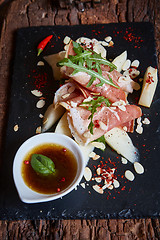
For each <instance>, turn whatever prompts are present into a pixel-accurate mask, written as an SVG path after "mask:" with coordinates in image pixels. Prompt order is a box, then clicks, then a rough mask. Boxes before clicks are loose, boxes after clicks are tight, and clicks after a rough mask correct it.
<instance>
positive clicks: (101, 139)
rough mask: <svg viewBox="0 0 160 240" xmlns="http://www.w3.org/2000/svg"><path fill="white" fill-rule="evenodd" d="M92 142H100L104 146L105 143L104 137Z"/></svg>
mask: <svg viewBox="0 0 160 240" xmlns="http://www.w3.org/2000/svg"><path fill="white" fill-rule="evenodd" d="M94 142H102V143H103V144H104V145H105V146H106V141H105V137H104V135H103V136H101V137H99V138H97V139H96V140H94Z"/></svg>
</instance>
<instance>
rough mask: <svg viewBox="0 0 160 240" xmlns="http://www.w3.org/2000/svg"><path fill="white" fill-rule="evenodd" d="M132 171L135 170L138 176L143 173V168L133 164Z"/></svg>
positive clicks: (136, 163)
mask: <svg viewBox="0 0 160 240" xmlns="http://www.w3.org/2000/svg"><path fill="white" fill-rule="evenodd" d="M134 169H135V171H136V173H138V174H143V173H144V167H143V166H142V164H140V163H139V162H134Z"/></svg>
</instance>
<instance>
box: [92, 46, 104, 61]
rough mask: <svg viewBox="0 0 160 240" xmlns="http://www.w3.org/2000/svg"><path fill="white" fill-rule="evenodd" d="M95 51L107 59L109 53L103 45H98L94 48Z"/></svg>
mask: <svg viewBox="0 0 160 240" xmlns="http://www.w3.org/2000/svg"><path fill="white" fill-rule="evenodd" d="M93 51H95V52H96V53H98V54H101V56H102V57H103V58H106V55H107V51H106V49H105V48H104V47H103V46H102V45H101V44H96V45H95V46H94V47H93Z"/></svg>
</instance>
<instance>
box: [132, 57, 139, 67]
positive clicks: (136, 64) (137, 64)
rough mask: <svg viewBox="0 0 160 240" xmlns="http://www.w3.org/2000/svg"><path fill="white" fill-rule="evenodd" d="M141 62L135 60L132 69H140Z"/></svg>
mask: <svg viewBox="0 0 160 240" xmlns="http://www.w3.org/2000/svg"><path fill="white" fill-rule="evenodd" d="M139 63H140V62H139V61H138V60H137V59H136V60H134V61H133V62H132V63H131V67H136V68H138V67H139Z"/></svg>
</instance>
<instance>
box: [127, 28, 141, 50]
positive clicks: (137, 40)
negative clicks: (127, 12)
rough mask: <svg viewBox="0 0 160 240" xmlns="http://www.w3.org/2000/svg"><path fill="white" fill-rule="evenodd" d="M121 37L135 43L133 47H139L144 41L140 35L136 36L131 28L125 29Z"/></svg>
mask: <svg viewBox="0 0 160 240" xmlns="http://www.w3.org/2000/svg"><path fill="white" fill-rule="evenodd" d="M123 38H124V39H125V40H126V41H128V42H134V43H135V44H136V45H135V46H134V48H140V46H139V44H140V43H142V42H143V41H144V40H143V39H142V38H141V37H140V36H136V35H135V34H134V33H133V29H131V28H128V30H127V29H126V31H125V34H124V36H123Z"/></svg>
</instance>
